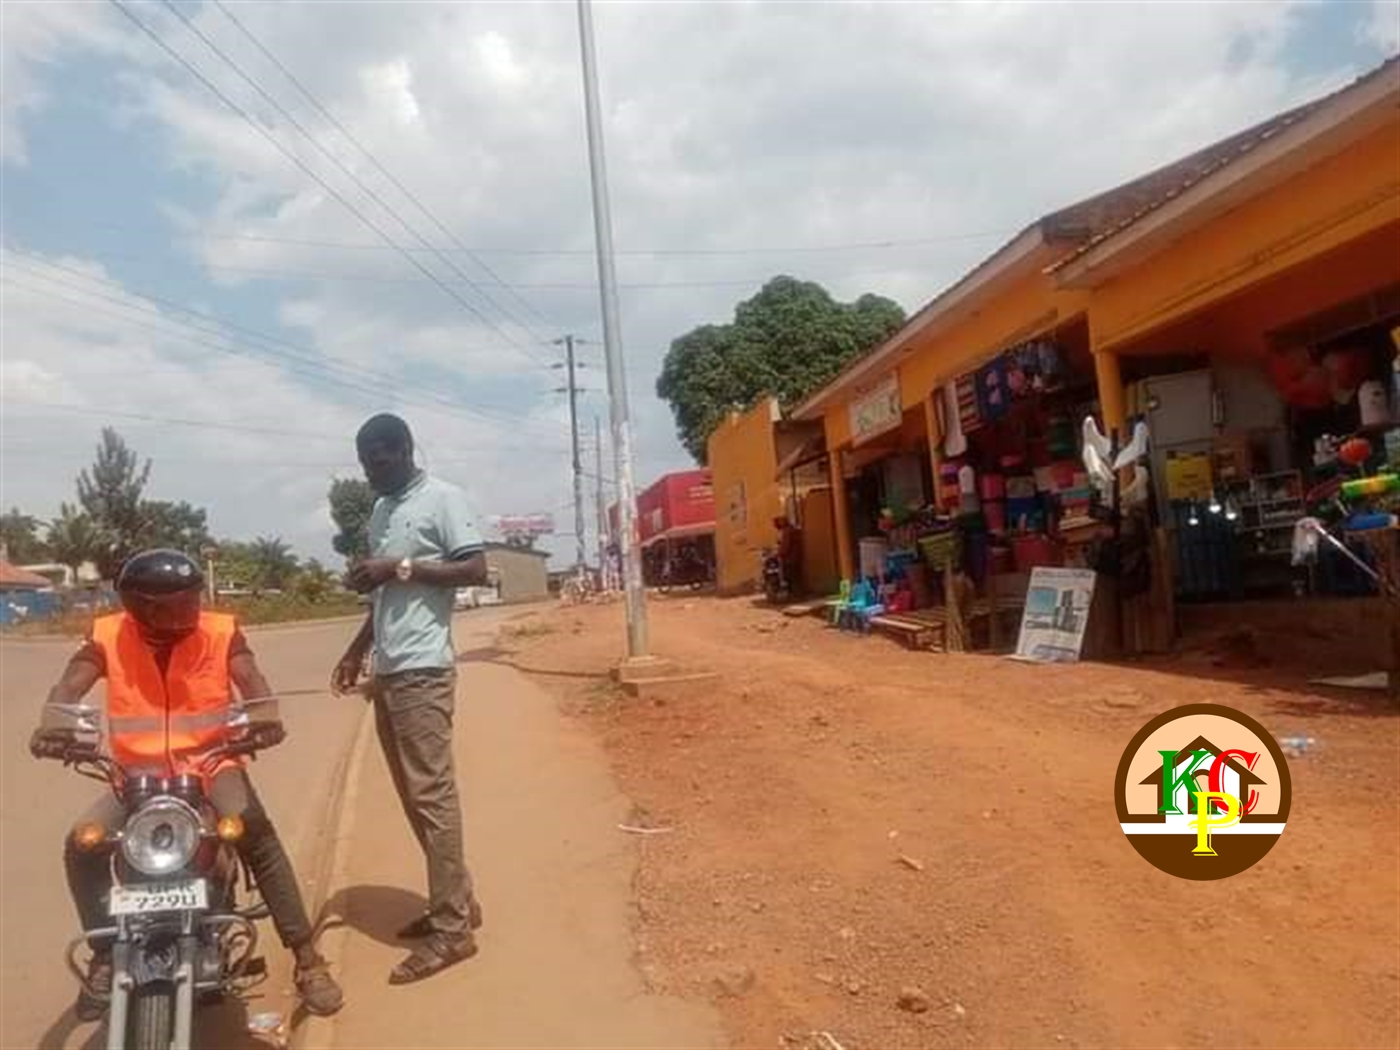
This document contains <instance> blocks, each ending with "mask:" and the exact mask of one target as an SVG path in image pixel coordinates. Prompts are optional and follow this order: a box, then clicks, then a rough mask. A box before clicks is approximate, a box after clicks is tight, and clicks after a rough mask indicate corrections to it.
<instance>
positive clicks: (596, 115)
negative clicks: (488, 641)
mask: <svg viewBox="0 0 1400 1050" xmlns="http://www.w3.org/2000/svg"><path fill="white" fill-rule="evenodd" d="M578 35H579V46H580V49H581V50H582V53H583V108H584V115H585V117H586V124H587V127H588V169H589V175H590V176H591V182H592V184H593V233H594V239H595V241H596V242H597V252H598V295H599V298H600V299H601V300H602V309H603V349H604V353H605V354H606V356H607V361H608V421H609V423H610V424H611V426H612V446H613V462H614V464H615V469H616V475H617V512H618V525H619V527H620V530H621V533H622V534H621V536H619V537H618V543H619V544H620V545H621V547H622V579H623V588H624V590H625V592H626V602H625V605H626V610H627V657H628V659H629V660H637V659H639V658H643V657H646V656H647V655H648V654H647V602H646V591H645V589H644V587H643V584H642V551H641V546H640V543H639V541H638V536H637V494H636V488H635V486H634V484H633V480H632V423H631V420H630V419H629V417H628V409H627V370H626V367H625V366H624V364H623V359H622V325H621V319H620V318H619V316H618V315H619V310H618V305H617V270H616V268H615V266H614V263H613V243H612V214H611V210H610V205H609V202H608V166H607V160H606V158H605V156H604V149H603V112H602V105H601V103H600V102H599V99H598V59H597V55H596V54H595V50H594V44H593V6H592V3H591V0H578Z"/></svg>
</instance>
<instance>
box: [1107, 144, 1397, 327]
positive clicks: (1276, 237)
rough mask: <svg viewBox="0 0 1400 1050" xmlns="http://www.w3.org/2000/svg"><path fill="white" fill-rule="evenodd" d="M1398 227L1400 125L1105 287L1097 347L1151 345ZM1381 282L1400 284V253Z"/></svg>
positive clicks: (1258, 198) (1189, 236) (1188, 237)
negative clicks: (1154, 338)
mask: <svg viewBox="0 0 1400 1050" xmlns="http://www.w3.org/2000/svg"><path fill="white" fill-rule="evenodd" d="M1397 221H1400V118H1397V119H1396V120H1394V121H1392V122H1390V123H1389V124H1387V125H1386V126H1385V127H1383V128H1381V129H1379V130H1377V131H1375V132H1373V133H1372V134H1371V135H1370V136H1368V137H1366V138H1364V139H1362V140H1360V141H1358V142H1356V143H1354V144H1353V145H1351V146H1350V147H1348V148H1347V149H1345V150H1343V151H1341V152H1340V153H1338V154H1336V155H1334V156H1332V157H1330V158H1328V159H1327V160H1324V161H1322V162H1321V163H1319V164H1317V165H1315V166H1313V167H1311V168H1308V169H1307V170H1305V171H1303V172H1302V173H1300V174H1298V175H1296V176H1294V177H1293V178H1291V179H1288V180H1286V181H1284V182H1282V183H1280V184H1279V185H1277V186H1275V187H1273V188H1272V189H1270V190H1267V191H1265V192H1264V193H1262V194H1260V195H1258V196H1256V197H1253V198H1251V199H1249V200H1247V201H1246V202H1245V203H1243V204H1241V205H1240V206H1239V207H1237V208H1235V209H1233V210H1232V211H1230V212H1227V213H1226V214H1225V215H1222V216H1219V217H1217V218H1215V219H1214V220H1213V221H1211V222H1209V223H1207V224H1205V225H1204V226H1202V227H1201V228H1199V229H1197V230H1193V231H1192V232H1190V233H1188V234H1186V235H1185V236H1183V237H1182V238H1181V239H1180V240H1178V241H1176V242H1175V243H1173V244H1172V245H1170V246H1168V247H1167V248H1165V249H1163V250H1161V251H1159V252H1157V253H1156V254H1155V255H1153V256H1151V257H1149V258H1148V259H1146V260H1144V261H1143V262H1142V263H1141V264H1139V265H1138V266H1136V267H1134V268H1132V269H1131V270H1128V271H1127V272H1125V273H1123V274H1120V275H1118V276H1117V277H1115V278H1114V279H1113V280H1112V281H1110V282H1108V283H1106V284H1104V285H1103V286H1101V287H1099V288H1097V289H1095V290H1094V292H1093V298H1092V304H1091V309H1090V317H1091V322H1092V330H1093V333H1094V344H1095V346H1096V347H1100V348H1111V347H1114V346H1115V345H1118V344H1123V343H1127V342H1129V341H1132V340H1137V339H1141V338H1142V337H1144V336H1146V335H1148V334H1149V333H1150V332H1151V331H1153V330H1154V329H1157V328H1160V327H1162V326H1164V325H1167V324H1171V323H1173V322H1175V321H1178V320H1180V319H1182V318H1183V317H1186V316H1188V315H1190V314H1191V313H1194V312H1199V311H1201V310H1204V309H1206V308H1208V307H1210V306H1212V305H1214V304H1216V303H1219V302H1221V301H1223V300H1225V299H1227V298H1229V297H1230V296H1233V295H1236V294H1238V293H1239V292H1241V291H1243V290H1245V289H1247V288H1249V287H1250V286H1252V285H1255V284H1257V283H1258V282H1260V281H1264V280H1267V279H1268V278H1270V277H1273V276H1275V275H1277V274H1279V273H1281V272H1282V271H1284V270H1286V269H1288V268H1290V267H1294V266H1297V265H1299V264H1300V263H1304V262H1307V261H1308V260H1309V259H1312V258H1315V257H1317V256H1319V255H1322V254H1324V253H1328V252H1332V251H1334V250H1335V249H1337V248H1339V247H1341V246H1343V245H1346V244H1348V243H1350V242H1353V241H1356V240H1359V239H1362V238H1365V237H1366V236H1368V235H1369V234H1372V233H1374V232H1376V231H1378V230H1382V229H1384V228H1385V227H1387V226H1389V225H1391V224H1393V223H1396V222H1397ZM1373 276H1374V278H1375V280H1374V284H1373V285H1372V287H1375V286H1379V285H1381V284H1385V283H1387V282H1388V281H1394V280H1397V279H1400V254H1395V255H1392V256H1390V259H1389V263H1388V265H1385V267H1384V270H1383V272H1380V273H1376V274H1374V275H1373Z"/></svg>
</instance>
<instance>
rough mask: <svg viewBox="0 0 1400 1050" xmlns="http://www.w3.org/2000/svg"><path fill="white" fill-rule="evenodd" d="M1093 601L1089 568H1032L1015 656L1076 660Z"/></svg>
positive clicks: (1036, 660) (1039, 660)
mask: <svg viewBox="0 0 1400 1050" xmlns="http://www.w3.org/2000/svg"><path fill="white" fill-rule="evenodd" d="M1093 600H1094V572H1093V570H1092V569H1053V568H1049V567H1047V566H1037V567H1036V568H1035V569H1032V570H1031V583H1030V589H1029V590H1027V591H1026V608H1025V612H1024V613H1022V615H1021V635H1020V637H1019V638H1018V639H1017V640H1016V658H1017V659H1019V660H1030V661H1032V662H1034V663H1075V662H1077V661H1078V660H1079V654H1080V652H1081V651H1082V650H1083V648H1084V629H1085V627H1087V626H1088V624H1089V606H1090V605H1091V604H1092V602H1093Z"/></svg>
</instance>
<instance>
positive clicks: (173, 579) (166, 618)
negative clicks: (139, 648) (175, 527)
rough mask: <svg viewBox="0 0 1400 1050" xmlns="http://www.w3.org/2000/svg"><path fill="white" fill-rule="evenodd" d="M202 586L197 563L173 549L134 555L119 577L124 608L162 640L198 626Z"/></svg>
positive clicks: (150, 633)
mask: <svg viewBox="0 0 1400 1050" xmlns="http://www.w3.org/2000/svg"><path fill="white" fill-rule="evenodd" d="M203 589H204V573H202V572H200V571H199V566H198V564H196V563H195V562H194V560H193V559H191V558H189V557H188V556H186V555H184V554H181V553H180V552H179V551H173V550H150V551H142V552H141V553H140V554H134V555H132V556H131V557H130V558H128V559H127V561H126V564H125V565H123V566H122V571H121V574H120V575H119V576H118V577H117V591H118V593H119V594H120V595H121V599H122V607H123V608H125V609H126V611H127V612H128V613H130V614H131V616H132V617H133V618H134V619H135V620H136V622H137V623H138V624H140V626H141V630H142V632H143V633H145V634H146V635H148V636H149V637H151V638H153V639H156V640H161V641H173V640H176V639H179V638H183V637H184V636H185V635H187V634H189V633H190V632H191V631H193V630H194V629H195V628H196V627H198V626H199V598H200V592H201V591H202V590H203Z"/></svg>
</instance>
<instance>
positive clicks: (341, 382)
mask: <svg viewBox="0 0 1400 1050" xmlns="http://www.w3.org/2000/svg"><path fill="white" fill-rule="evenodd" d="M26 276H29V275H26ZM34 276H38V277H39V278H40V279H43V280H57V279H56V278H51V277H48V276H46V275H43V274H38V275H34ZM0 281H3V282H5V283H7V284H12V285H14V286H15V287H16V288H20V289H23V290H24V291H27V292H30V293H32V294H35V295H42V296H46V297H48V298H51V299H56V300H58V301H60V302H65V303H70V304H72V305H74V306H79V307H81V308H82V309H84V310H86V311H88V312H89V313H96V314H101V315H103V316H106V317H113V318H116V319H117V320H120V321H122V322H123V323H125V324H128V325H131V326H133V327H136V328H143V329H146V330H148V331H152V332H155V333H156V334H158V335H163V336H166V337H167V338H173V339H179V340H182V341H184V342H187V343H193V344H195V345H198V346H204V347H208V348H209V349H211V350H213V351H215V352H216V353H221V354H225V355H228V356H231V357H238V358H249V357H252V356H253V354H250V353H249V352H248V351H249V350H252V351H253V352H254V353H256V352H257V350H258V349H260V348H250V347H247V346H246V345H243V344H238V343H235V342H234V341H233V340H232V339H230V338H229V337H228V336H226V335H223V334H222V333H218V332H214V333H210V334H213V335H215V336H216V338H219V339H223V340H226V341H227V342H229V343H230V344H232V345H230V346H224V345H221V344H218V343H213V342H210V341H209V340H207V339H199V338H195V337H193V336H191V335H190V334H189V332H190V331H207V329H202V328H198V327H196V326H194V325H191V324H190V323H189V322H186V321H176V320H171V321H169V323H172V324H176V325H183V326H185V327H184V328H176V329H174V330H172V329H170V328H168V327H162V326H160V325H155V324H151V323H149V322H146V321H140V320H137V319H135V318H132V317H130V316H129V315H127V314H123V313H119V312H118V311H116V310H109V309H105V308H103V307H100V306H93V305H91V304H90V303H86V302H83V301H82V300H80V299H74V298H72V297H71V296H67V295H62V294H60V293H58V292H54V291H51V290H49V289H47V288H35V287H34V286H33V285H28V284H24V283H22V282H19V281H16V280H15V279H14V277H12V276H11V275H9V274H4V275H0ZM79 291H80V293H81V294H84V295H89V296H92V297H93V298H97V299H102V300H106V301H111V302H117V303H120V304H121V305H122V306H124V307H126V308H128V309H138V310H139V309H141V307H139V306H138V305H134V304H127V303H123V302H122V301H121V300H119V299H116V298H115V297H113V296H108V295H103V294H101V293H100V292H94V291H90V290H88V289H79ZM147 313H155V315H156V316H157V317H158V318H160V319H161V320H166V318H165V317H164V315H163V314H160V313H159V311H147ZM264 352H265V353H270V352H269V351H264ZM273 356H276V355H273ZM282 367H283V368H285V369H286V370H287V371H289V372H291V373H293V374H295V375H301V376H303V377H304V378H311V379H319V380H322V381H325V382H330V383H334V384H336V385H338V386H341V387H344V388H345V389H347V390H352V391H355V392H356V393H359V394H362V395H365V396H367V397H369V398H371V399H373V400H374V401H380V400H382V398H383V395H384V391H383V390H382V389H380V388H377V387H372V386H365V385H363V384H360V383H356V382H354V381H353V380H349V379H344V378H342V377H340V376H338V375H336V374H335V373H333V372H327V371H315V370H313V371H307V366H305V365H300V364H299V363H294V364H292V365H283V366H282ZM396 396H398V398H399V400H402V401H403V402H404V403H405V404H410V405H413V406H415V407H417V408H419V409H423V410H426V411H430V412H440V413H444V414H446V413H447V411H448V409H445V408H443V407H442V406H440V405H437V404H432V403H429V402H426V401H423V400H421V399H410V398H406V397H404V396H403V395H402V393H399V394H398V395H396ZM455 410H456V411H475V410H469V409H463V408H457V409H455ZM483 418H484V419H485V421H486V422H491V423H502V422H510V421H509V420H505V421H499V420H496V419H495V418H493V417H490V416H485V417H483ZM516 422H517V424H518V422H519V421H516ZM554 447H556V448H559V449H560V450H561V451H562V447H561V446H554Z"/></svg>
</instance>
